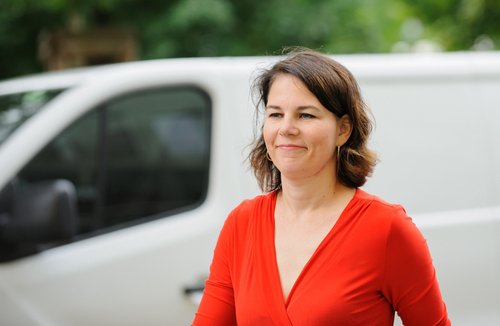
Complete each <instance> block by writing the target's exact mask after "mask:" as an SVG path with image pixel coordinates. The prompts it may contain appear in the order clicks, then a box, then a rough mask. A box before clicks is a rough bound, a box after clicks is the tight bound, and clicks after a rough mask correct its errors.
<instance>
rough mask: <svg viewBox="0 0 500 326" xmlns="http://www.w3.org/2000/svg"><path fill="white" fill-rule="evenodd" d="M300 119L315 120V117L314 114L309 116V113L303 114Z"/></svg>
mask: <svg viewBox="0 0 500 326" xmlns="http://www.w3.org/2000/svg"><path fill="white" fill-rule="evenodd" d="M300 117H301V118H302V119H312V118H314V116H313V115H312V114H309V113H301V114H300Z"/></svg>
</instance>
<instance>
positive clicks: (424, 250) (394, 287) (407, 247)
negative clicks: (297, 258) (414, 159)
mask: <svg viewBox="0 0 500 326" xmlns="http://www.w3.org/2000/svg"><path fill="white" fill-rule="evenodd" d="M396 215H400V216H395V217H394V219H393V222H392V226H391V231H390V233H389V237H388V240H387V251H386V274H385V285H384V290H383V292H384V295H385V296H386V298H388V300H389V301H390V302H391V303H392V305H393V307H394V309H395V310H396V311H397V313H398V315H399V316H400V317H401V320H402V321H403V324H404V325H406V326H412V325H415V326H420V325H436V326H437V325H442V326H447V325H451V322H450V320H449V319H448V313H447V311H446V305H445V304H444V302H443V299H442V296H441V292H440V290H439V285H438V281H437V278H436V271H435V269H434V266H433V264H432V258H431V255H430V252H429V249H428V247H427V242H426V240H425V238H424V237H423V236H422V234H421V233H420V231H419V230H418V229H417V227H416V226H415V224H413V222H412V220H411V219H410V218H409V217H408V216H406V213H405V212H404V210H403V209H401V210H399V212H398V213H396Z"/></svg>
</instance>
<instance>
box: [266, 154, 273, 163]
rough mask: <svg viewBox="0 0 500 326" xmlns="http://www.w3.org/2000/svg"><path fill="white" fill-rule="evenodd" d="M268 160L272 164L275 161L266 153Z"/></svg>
mask: <svg viewBox="0 0 500 326" xmlns="http://www.w3.org/2000/svg"><path fill="white" fill-rule="evenodd" d="M266 158H267V160H268V161H271V162H272V161H273V160H272V159H271V156H269V152H266Z"/></svg>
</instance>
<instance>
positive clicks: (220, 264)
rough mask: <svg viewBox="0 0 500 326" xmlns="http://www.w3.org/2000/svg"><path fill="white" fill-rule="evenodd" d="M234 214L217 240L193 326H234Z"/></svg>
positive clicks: (230, 215)
mask: <svg viewBox="0 0 500 326" xmlns="http://www.w3.org/2000/svg"><path fill="white" fill-rule="evenodd" d="M234 215H235V211H233V212H231V214H229V216H228V218H227V220H226V222H225V223H224V226H223V227H222V230H221V232H220V234H219V239H218V240H217V245H216V246H215V250H214V257H213V260H212V264H211V265H210V275H209V277H208V280H207V281H206V282H205V290H204V292H203V298H202V300H201V303H200V306H199V307H198V312H197V313H196V316H195V318H194V321H193V324H192V325H193V326H206V325H220V326H233V325H236V313H235V304H234V291H233V286H232V281H231V258H232V252H233V235H234V227H233V225H234V218H235V216H234Z"/></svg>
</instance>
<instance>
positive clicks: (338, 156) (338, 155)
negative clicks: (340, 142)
mask: <svg viewBox="0 0 500 326" xmlns="http://www.w3.org/2000/svg"><path fill="white" fill-rule="evenodd" d="M339 161H340V146H337V165H338V163H339Z"/></svg>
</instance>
